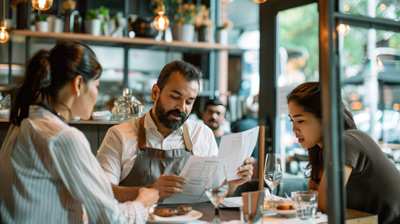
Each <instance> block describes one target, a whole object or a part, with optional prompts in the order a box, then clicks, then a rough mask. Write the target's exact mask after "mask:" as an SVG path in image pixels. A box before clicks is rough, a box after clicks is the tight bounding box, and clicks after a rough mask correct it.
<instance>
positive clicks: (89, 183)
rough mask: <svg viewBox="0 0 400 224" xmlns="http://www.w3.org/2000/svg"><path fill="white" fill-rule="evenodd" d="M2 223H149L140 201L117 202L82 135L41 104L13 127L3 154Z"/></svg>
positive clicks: (0, 175)
mask: <svg viewBox="0 0 400 224" xmlns="http://www.w3.org/2000/svg"><path fill="white" fill-rule="evenodd" d="M0 180H1V184H0V223H1V222H3V223H56V224H61V223H82V222H83V221H82V204H84V205H85V208H86V211H87V216H88V219H89V223H145V222H146V220H147V211H146V209H145V208H144V207H143V205H142V204H141V203H139V202H125V203H121V204H120V203H118V202H117V200H115V199H114V195H113V192H112V188H111V184H110V181H109V180H108V178H107V176H106V175H105V173H104V171H103V170H102V168H101V167H100V165H99V163H98V161H97V159H96V158H95V157H94V155H93V154H92V152H91V150H90V146H89V142H88V140H87V139H86V138H85V136H84V135H83V133H82V132H81V131H79V130H78V129H76V128H74V127H70V126H68V125H67V124H66V123H64V122H63V121H61V120H60V119H59V118H58V117H57V116H55V115H54V114H52V113H50V112H49V111H47V110H45V109H44V108H42V107H39V106H30V109H29V117H28V118H26V119H24V120H23V121H22V122H21V125H20V126H19V127H18V126H14V125H11V127H10V129H9V131H8V133H7V136H6V138H5V140H4V142H3V144H2V147H1V150H0Z"/></svg>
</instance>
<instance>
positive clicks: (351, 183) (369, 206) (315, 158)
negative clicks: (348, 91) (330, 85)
mask: <svg viewBox="0 0 400 224" xmlns="http://www.w3.org/2000/svg"><path fill="white" fill-rule="evenodd" d="M287 102H288V106H289V117H290V120H291V121H292V122H293V131H294V132H295V134H296V137H297V139H298V141H299V143H300V144H301V146H302V147H303V148H306V149H307V150H308V155H309V163H308V165H307V169H311V172H310V182H309V190H318V192H319V200H318V201H319V203H318V207H319V208H320V209H321V210H322V211H323V212H326V192H325V189H326V188H325V178H324V167H323V152H322V150H323V133H322V120H321V118H322V115H321V85H320V83H319V82H308V83H304V84H301V85H300V86H298V87H296V88H295V89H294V90H292V92H291V93H289V95H288V96H287ZM343 116H344V122H345V125H344V126H345V131H344V145H345V155H346V161H345V167H344V176H345V181H344V183H345V184H346V190H347V207H348V208H351V209H355V210H358V211H363V212H368V213H371V214H377V215H378V219H379V223H383V224H386V223H400V171H399V170H398V169H397V168H396V166H395V165H394V164H393V163H392V162H391V161H390V160H389V159H388V158H387V157H386V155H385V154H384V153H383V152H382V150H381V149H380V148H379V146H378V145H377V144H376V142H375V141H374V140H373V139H372V138H371V137H369V136H368V135H367V134H365V133H364V132H362V131H359V130H357V129H356V125H355V123H354V120H353V116H352V115H351V113H350V112H349V111H348V110H347V109H345V110H344V113H343ZM399 134H400V133H399Z"/></svg>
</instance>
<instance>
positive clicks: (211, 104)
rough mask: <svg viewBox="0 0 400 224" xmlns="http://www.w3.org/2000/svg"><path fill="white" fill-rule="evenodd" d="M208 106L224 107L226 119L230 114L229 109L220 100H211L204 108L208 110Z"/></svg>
mask: <svg viewBox="0 0 400 224" xmlns="http://www.w3.org/2000/svg"><path fill="white" fill-rule="evenodd" d="M208 106H224V107H225V117H226V114H227V113H228V108H227V107H226V106H225V105H224V104H223V103H222V102H221V101H220V100H219V99H218V98H215V99H209V100H208V101H207V102H206V105H205V106H204V110H207V107H208Z"/></svg>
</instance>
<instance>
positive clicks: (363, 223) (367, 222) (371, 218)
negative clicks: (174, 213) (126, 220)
mask: <svg viewBox="0 0 400 224" xmlns="http://www.w3.org/2000/svg"><path fill="white" fill-rule="evenodd" d="M191 206H192V207H193V209H194V210H197V211H200V212H201V213H203V216H202V217H201V218H200V220H202V221H206V222H210V221H212V219H213V218H214V215H215V213H214V206H213V205H212V204H211V203H199V204H192V205H191ZM346 215H347V221H346V223H347V224H356V223H357V224H378V216H377V215H371V214H369V213H365V212H360V211H356V210H352V209H346ZM220 218H221V220H222V221H231V220H240V211H239V208H222V209H220ZM282 220H287V221H288V222H293V220H291V219H282ZM263 223H268V217H264V218H263ZM326 223H327V222H326Z"/></svg>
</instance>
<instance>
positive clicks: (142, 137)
mask: <svg viewBox="0 0 400 224" xmlns="http://www.w3.org/2000/svg"><path fill="white" fill-rule="evenodd" d="M144 116H146V115H144ZM144 116H142V117H141V118H140V125H139V149H144V148H146V131H145V130H144Z"/></svg>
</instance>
